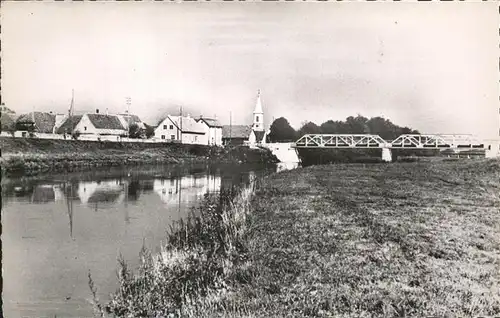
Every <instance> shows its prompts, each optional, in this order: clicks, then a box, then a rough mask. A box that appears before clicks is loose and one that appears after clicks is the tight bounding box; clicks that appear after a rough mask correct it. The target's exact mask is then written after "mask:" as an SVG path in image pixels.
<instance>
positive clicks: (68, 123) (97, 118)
mask: <svg viewBox="0 0 500 318" xmlns="http://www.w3.org/2000/svg"><path fill="white" fill-rule="evenodd" d="M56 132H57V133H59V134H61V133H62V134H72V133H79V134H81V135H94V136H117V137H120V136H127V135H128V130H127V129H126V128H125V127H124V126H123V124H122V121H121V120H120V118H119V117H118V116H117V115H108V114H99V112H98V110H97V111H96V113H95V114H84V115H75V116H71V117H68V118H67V119H66V120H65V122H64V123H63V124H62V125H61V126H60V127H59V128H58V129H57V131H56Z"/></svg>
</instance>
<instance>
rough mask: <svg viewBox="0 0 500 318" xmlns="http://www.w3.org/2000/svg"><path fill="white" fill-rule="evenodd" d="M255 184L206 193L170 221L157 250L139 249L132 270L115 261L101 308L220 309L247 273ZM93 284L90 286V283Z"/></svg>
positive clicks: (177, 312)
mask: <svg viewBox="0 0 500 318" xmlns="http://www.w3.org/2000/svg"><path fill="white" fill-rule="evenodd" d="M254 191H255V182H254V180H252V181H251V182H250V185H249V186H247V187H245V188H237V187H231V188H226V189H221V191H220V192H219V193H217V194H206V195H205V197H204V200H203V201H202V203H201V205H200V206H199V207H198V208H196V209H193V210H192V211H191V213H190V215H189V216H188V217H187V218H186V219H185V220H181V221H179V222H176V223H174V224H173V225H172V226H171V227H170V229H169V232H168V236H167V242H166V244H164V246H162V248H161V251H160V253H158V254H155V255H152V254H151V253H150V252H149V251H148V250H147V249H145V248H143V249H142V250H141V253H140V258H141V259H140V266H139V268H138V269H137V270H136V271H134V272H133V271H132V270H131V269H130V268H129V267H128V266H127V264H126V262H125V261H124V260H123V258H120V259H119V262H118V280H119V288H118V290H117V291H116V292H115V293H114V294H113V295H111V300H110V301H109V302H108V303H107V304H106V306H104V308H105V311H106V312H107V313H108V314H112V315H114V316H117V317H158V316H161V317H168V316H171V317H179V316H183V317H184V316H192V317H195V316H199V315H200V312H203V311H206V310H211V311H219V310H224V308H225V307H226V306H227V302H226V301H225V300H224V299H225V298H226V295H227V294H228V293H229V292H230V290H231V289H232V287H234V286H235V285H236V284H241V283H246V282H248V280H249V277H250V275H244V274H243V275H242V273H244V272H245V270H246V268H248V267H249V266H248V255H247V247H246V243H245V230H246V226H247V224H246V223H247V214H248V213H249V211H250V200H251V197H252V194H253V193H254ZM91 288H93V286H91Z"/></svg>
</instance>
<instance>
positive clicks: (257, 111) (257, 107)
mask: <svg viewBox="0 0 500 318" xmlns="http://www.w3.org/2000/svg"><path fill="white" fill-rule="evenodd" d="M253 113H254V114H262V113H264V112H263V111H262V102H261V101H260V89H259V90H258V91H257V103H256V104H255V110H254V111H253Z"/></svg>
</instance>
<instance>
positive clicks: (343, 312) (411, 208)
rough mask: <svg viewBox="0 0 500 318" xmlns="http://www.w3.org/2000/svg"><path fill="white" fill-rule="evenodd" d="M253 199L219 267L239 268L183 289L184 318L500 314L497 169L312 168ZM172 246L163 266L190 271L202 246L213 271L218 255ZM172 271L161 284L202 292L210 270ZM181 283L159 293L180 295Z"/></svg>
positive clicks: (271, 183) (273, 182)
mask: <svg viewBox="0 0 500 318" xmlns="http://www.w3.org/2000/svg"><path fill="white" fill-rule="evenodd" d="M245 200H246V201H248V200H251V210H249V209H248V207H247V208H245V209H244V210H241V211H243V212H245V213H242V214H238V215H240V217H241V216H242V215H244V216H245V217H244V218H238V220H239V221H238V222H236V223H233V221H234V220H236V219H235V218H234V217H233V218H232V220H233V221H230V220H229V222H225V224H226V225H229V224H238V225H237V226H235V227H234V226H233V227H231V228H233V229H238V231H233V232H234V233H236V232H237V233H238V235H237V236H228V237H229V238H230V239H229V240H228V241H231V242H238V244H239V245H238V246H239V248H234V249H232V252H231V253H223V254H220V255H221V257H220V258H217V259H218V262H219V263H218V264H225V265H224V266H219V267H218V268H219V269H223V268H226V269H230V270H227V271H226V272H224V270H222V271H219V272H218V273H219V274H218V275H212V276H211V277H212V278H213V277H217V279H212V278H211V279H210V280H209V282H210V284H205V285H204V286H205V287H206V286H208V287H209V288H205V287H204V288H201V289H197V288H194V289H192V290H191V292H185V293H184V294H183V295H184V297H183V298H182V300H180V301H179V302H178V305H179V306H180V307H178V308H181V310H179V311H177V312H176V313H175V315H176V316H177V315H180V316H188V317H189V316H191V317H215V316H221V315H222V316H225V317H285V316H286V317H307V316H310V317H402V316H420V317H421V316H430V315H433V316H440V317H457V316H494V315H500V289H499V286H500V271H499V270H500V162H499V161H498V160H497V161H494V160H481V161H474V160H471V161H456V162H433V163H408V164H404V163H401V164H387V165H360V164H359V165H328V166H316V167H309V168H304V169H297V170H293V171H286V172H282V173H279V174H275V175H273V176H271V177H270V178H267V179H265V180H263V182H262V184H261V185H260V186H259V187H258V189H257V191H256V193H255V195H253V196H251V195H250V194H249V193H248V194H247V196H246V199H245ZM245 200H244V201H242V202H245ZM249 211H251V213H247V212H249ZM229 215H233V216H234V215H236V214H229ZM198 232H200V233H204V232H203V231H198ZM218 232H220V231H218ZM192 233H195V232H192ZM200 237H207V236H203V235H201V236H200ZM211 240H214V241H215V242H220V240H217V239H214V238H213V237H212V238H211V239H209V240H207V242H209V241H211ZM172 241H173V242H177V243H175V244H174V245H175V246H176V247H175V248H172V246H171V247H170V248H169V249H168V251H167V250H166V251H164V252H163V253H162V254H161V255H160V256H157V258H156V259H155V260H156V261H155V262H156V264H172V263H175V264H182V265H181V266H184V267H182V268H186V266H187V265H186V264H192V262H186V261H185V259H186V255H189V253H195V252H193V251H200V250H203V248H201V246H205V248H204V251H205V252H204V253H198V252H196V253H197V254H196V255H198V256H200V255H204V257H203V258H202V259H203V261H202V262H201V263H199V264H208V263H207V262H206V260H207V259H210V257H207V254H206V251H215V250H217V249H214V248H213V246H214V245H212V247H210V248H206V247H207V245H200V244H199V243H196V244H194V245H189V244H188V245H186V244H179V243H180V242H179V240H178V241H175V240H172ZM181 241H184V242H187V241H190V240H186V239H182V240H181ZM195 241H196V242H199V241H197V240H195ZM180 247H182V248H180ZM179 248H180V249H179ZM176 251H183V252H182V253H188V254H178V252H176ZM237 259H241V262H236V261H235V260H237ZM199 264H198V265H196V266H191V265H189V266H188V267H189V268H191V269H193V268H199V269H201V268H203V267H202V266H199ZM206 270H208V271H210V270H213V269H209V268H206ZM143 272H144V271H143ZM172 273H173V272H172V271H171V270H170V271H166V272H164V274H162V275H158V276H156V277H157V281H160V280H159V279H160V278H162V277H163V278H165V279H169V278H170V279H172V278H175V279H177V278H179V277H183V278H185V279H186V280H185V281H182V280H180V281H179V280H178V281H177V282H178V283H179V285H176V286H191V287H192V286H194V285H192V284H191V282H198V283H197V284H198V286H199V285H200V283H199V282H200V281H199V280H196V279H195V278H196V277H198V276H196V275H194V273H206V272H203V271H201V270H199V271H195V272H190V273H189V274H188V275H184V276H175V275H172ZM184 273H187V272H186V271H185V272H184ZM225 273H227V274H225ZM165 274H167V275H165ZM136 277H140V275H138V276H136ZM192 278H194V280H192ZM206 282H207V281H205V283H206ZM214 282H217V283H216V284H215V283H214ZM169 284H170V285H169ZM171 284H173V280H171V281H170V283H168V284H166V285H162V286H164V288H163V289H162V290H160V293H159V294H158V293H156V291H151V293H150V295H156V296H158V295H163V296H162V297H167V296H166V295H172V294H175V293H172V290H174V289H172V288H171V287H169V288H165V286H173V285H171ZM181 290H184V291H189V290H190V289H187V288H186V287H181ZM196 290H198V291H199V290H201V292H197V291H196ZM146 294H147V293H146ZM177 294H179V293H177ZM136 299H138V298H137V297H136V298H134V297H132V298H131V300H130V301H131V302H136ZM149 303H152V302H149ZM169 304H170V303H169ZM169 306H170V305H169ZM165 308H167V306H166V305H165V306H163V307H162V305H159V306H158V307H156V308H155V310H164V309H165ZM164 313H165V312H164V311H162V314H164ZM136 316H141V315H136ZM144 316H146V315H144Z"/></svg>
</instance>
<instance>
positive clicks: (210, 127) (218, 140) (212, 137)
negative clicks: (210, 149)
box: [196, 117, 222, 146]
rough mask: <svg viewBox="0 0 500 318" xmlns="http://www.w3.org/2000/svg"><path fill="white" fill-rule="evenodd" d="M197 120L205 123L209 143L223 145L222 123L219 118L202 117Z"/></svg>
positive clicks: (204, 127)
mask: <svg viewBox="0 0 500 318" xmlns="http://www.w3.org/2000/svg"><path fill="white" fill-rule="evenodd" d="M196 121H197V122H198V123H200V124H202V125H203V129H204V131H205V135H206V140H207V145H217V146H221V145H222V125H221V123H220V122H219V121H218V120H217V119H213V118H206V117H200V118H198V119H196Z"/></svg>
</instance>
